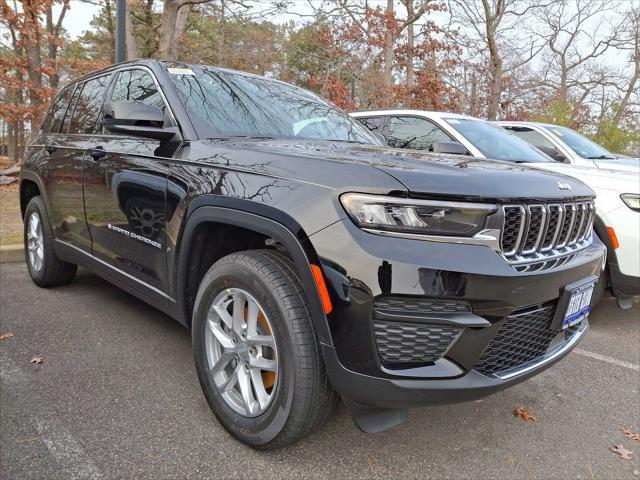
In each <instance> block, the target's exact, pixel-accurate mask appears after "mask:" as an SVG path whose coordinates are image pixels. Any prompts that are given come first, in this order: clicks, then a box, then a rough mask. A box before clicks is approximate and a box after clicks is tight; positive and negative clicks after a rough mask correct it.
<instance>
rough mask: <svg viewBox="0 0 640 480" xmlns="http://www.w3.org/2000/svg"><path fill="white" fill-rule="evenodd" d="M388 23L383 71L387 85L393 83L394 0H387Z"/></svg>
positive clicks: (385, 34) (385, 35)
mask: <svg viewBox="0 0 640 480" xmlns="http://www.w3.org/2000/svg"><path fill="white" fill-rule="evenodd" d="M386 14H387V18H386V20H387V25H386V30H385V33H384V71H383V79H384V84H385V85H386V86H387V87H390V86H391V85H393V57H394V55H393V41H394V32H393V24H392V19H393V18H394V15H393V0H387V10H386Z"/></svg>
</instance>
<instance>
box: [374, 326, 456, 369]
mask: <svg viewBox="0 0 640 480" xmlns="http://www.w3.org/2000/svg"><path fill="white" fill-rule="evenodd" d="M461 330H462V329H461V328H456V327H449V326H443V325H426V324H420V323H401V322H382V321H375V322H374V332H375V338H376V345H377V347H378V354H379V355H380V360H381V362H382V364H383V365H385V366H387V367H390V368H410V367H416V366H423V365H427V364H430V363H433V362H435V361H436V360H438V359H439V358H441V357H442V356H443V355H444V354H445V353H446V352H447V350H448V349H449V347H450V346H451V344H452V343H453V342H454V341H455V340H456V339H457V337H458V335H459V334H460V332H461Z"/></svg>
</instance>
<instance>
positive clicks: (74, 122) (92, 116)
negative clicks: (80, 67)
mask: <svg viewBox="0 0 640 480" xmlns="http://www.w3.org/2000/svg"><path fill="white" fill-rule="evenodd" d="M108 82H109V75H104V76H102V77H98V78H93V79H91V80H87V81H86V82H85V83H84V85H83V86H82V91H81V93H80V96H79V97H78V100H77V103H76V105H75V109H74V111H73V116H72V117H71V123H70V124H69V133H96V132H97V124H98V116H99V115H100V111H101V110H102V104H103V103H104V93H105V89H106V87H107V84H108Z"/></svg>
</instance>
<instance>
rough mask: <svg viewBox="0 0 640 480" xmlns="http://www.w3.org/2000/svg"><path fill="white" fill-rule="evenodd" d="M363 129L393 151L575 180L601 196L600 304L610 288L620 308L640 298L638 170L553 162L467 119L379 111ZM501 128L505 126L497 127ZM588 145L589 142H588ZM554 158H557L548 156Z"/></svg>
mask: <svg viewBox="0 0 640 480" xmlns="http://www.w3.org/2000/svg"><path fill="white" fill-rule="evenodd" d="M352 115H353V116H354V117H355V118H357V119H358V120H359V121H360V122H362V123H363V124H364V125H365V126H367V127H369V128H371V129H373V130H374V131H376V132H378V133H380V134H382V135H383V136H384V137H385V138H387V140H388V143H389V145H390V146H394V147H404V148H412V149H416V148H417V149H427V150H435V151H440V152H449V153H456V152H457V153H459V154H463V155H468V154H471V155H475V156H478V157H482V158H490V159H498V160H504V161H511V162H517V163H525V164H528V165H530V166H532V167H536V168H541V169H545V170H552V171H555V172H558V173H562V174H565V175H571V176H572V177H575V178H577V179H579V180H581V181H583V182H584V183H586V184H587V185H589V186H590V187H591V188H592V189H593V190H594V191H595V192H596V194H597V197H596V222H595V230H596V232H597V234H598V235H599V236H600V238H601V239H602V240H603V241H604V243H605V245H607V247H608V248H607V251H608V262H607V270H606V271H605V272H603V275H602V279H601V281H600V282H599V288H598V291H597V292H596V295H595V296H594V303H596V302H597V301H598V300H599V299H600V297H601V296H602V293H603V292H604V290H605V288H607V287H608V288H610V289H611V292H612V293H613V295H614V296H615V297H616V299H617V302H618V305H619V306H620V307H621V308H629V307H630V306H631V298H632V297H633V296H635V295H640V253H639V251H640V248H638V245H640V214H639V213H638V212H640V209H639V206H640V204H639V202H640V182H639V181H638V179H639V176H640V170H639V169H638V167H634V166H633V165H632V164H629V163H628V164H626V165H624V166H622V165H618V167H617V170H613V169H609V168H605V167H606V166H607V165H612V164H613V163H614V162H613V160H611V161H609V160H601V159H598V160H595V161H596V162H599V163H598V165H599V166H598V167H596V166H595V165H594V164H592V166H591V167H588V166H580V165H578V164H566V163H558V162H556V161H552V160H551V158H550V157H549V156H547V155H545V154H543V153H542V152H541V151H540V150H538V149H537V148H536V147H537V145H536V147H534V146H532V145H530V144H529V143H527V142H525V141H524V140H522V139H521V138H518V137H520V135H517V136H516V135H512V134H510V133H507V131H505V130H501V129H500V128H497V127H496V125H495V124H494V123H490V122H486V121H484V120H481V119H479V118H475V117H470V116H467V115H457V114H453V113H445V112H427V111H421V110H381V111H370V112H355V113H353V114H352ZM497 123H499V124H501V123H504V122H497ZM585 140H586V139H585ZM548 153H549V154H552V153H553V152H548Z"/></svg>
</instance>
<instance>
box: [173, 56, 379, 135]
mask: <svg viewBox="0 0 640 480" xmlns="http://www.w3.org/2000/svg"><path fill="white" fill-rule="evenodd" d="M167 71H168V73H169V77H170V78H171V80H172V81H173V83H174V85H175V86H176V89H177V90H178V94H179V95H180V98H181V100H182V102H183V103H184V105H185V107H186V109H187V111H188V112H189V115H190V117H191V120H192V122H193V123H194V125H195V126H196V129H197V130H198V133H199V135H200V136H202V137H206V138H219V137H237V136H246V137H268V138H291V139H293V138H296V139H314V140H337V141H343V142H357V143H367V144H374V145H381V142H380V141H379V140H378V139H377V138H375V137H374V136H373V135H372V134H371V133H369V132H368V131H367V130H366V129H365V128H364V127H362V126H361V125H360V124H359V123H357V122H356V121H354V120H352V119H351V118H350V117H348V116H347V115H346V114H345V113H343V112H342V111H340V110H338V109H337V108H336V107H334V106H333V105H331V104H329V103H327V102H326V101H325V100H323V99H321V98H320V97H319V96H317V95H315V94H313V93H311V92H308V91H306V90H303V89H301V88H298V87H294V86H293V85H289V84H286V83H283V82H279V81H276V80H270V79H267V78H264V77H257V76H253V75H245V74H242V73H240V72H230V71H221V70H213V69H211V70H210V69H207V68H206V67H190V68H167Z"/></svg>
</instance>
